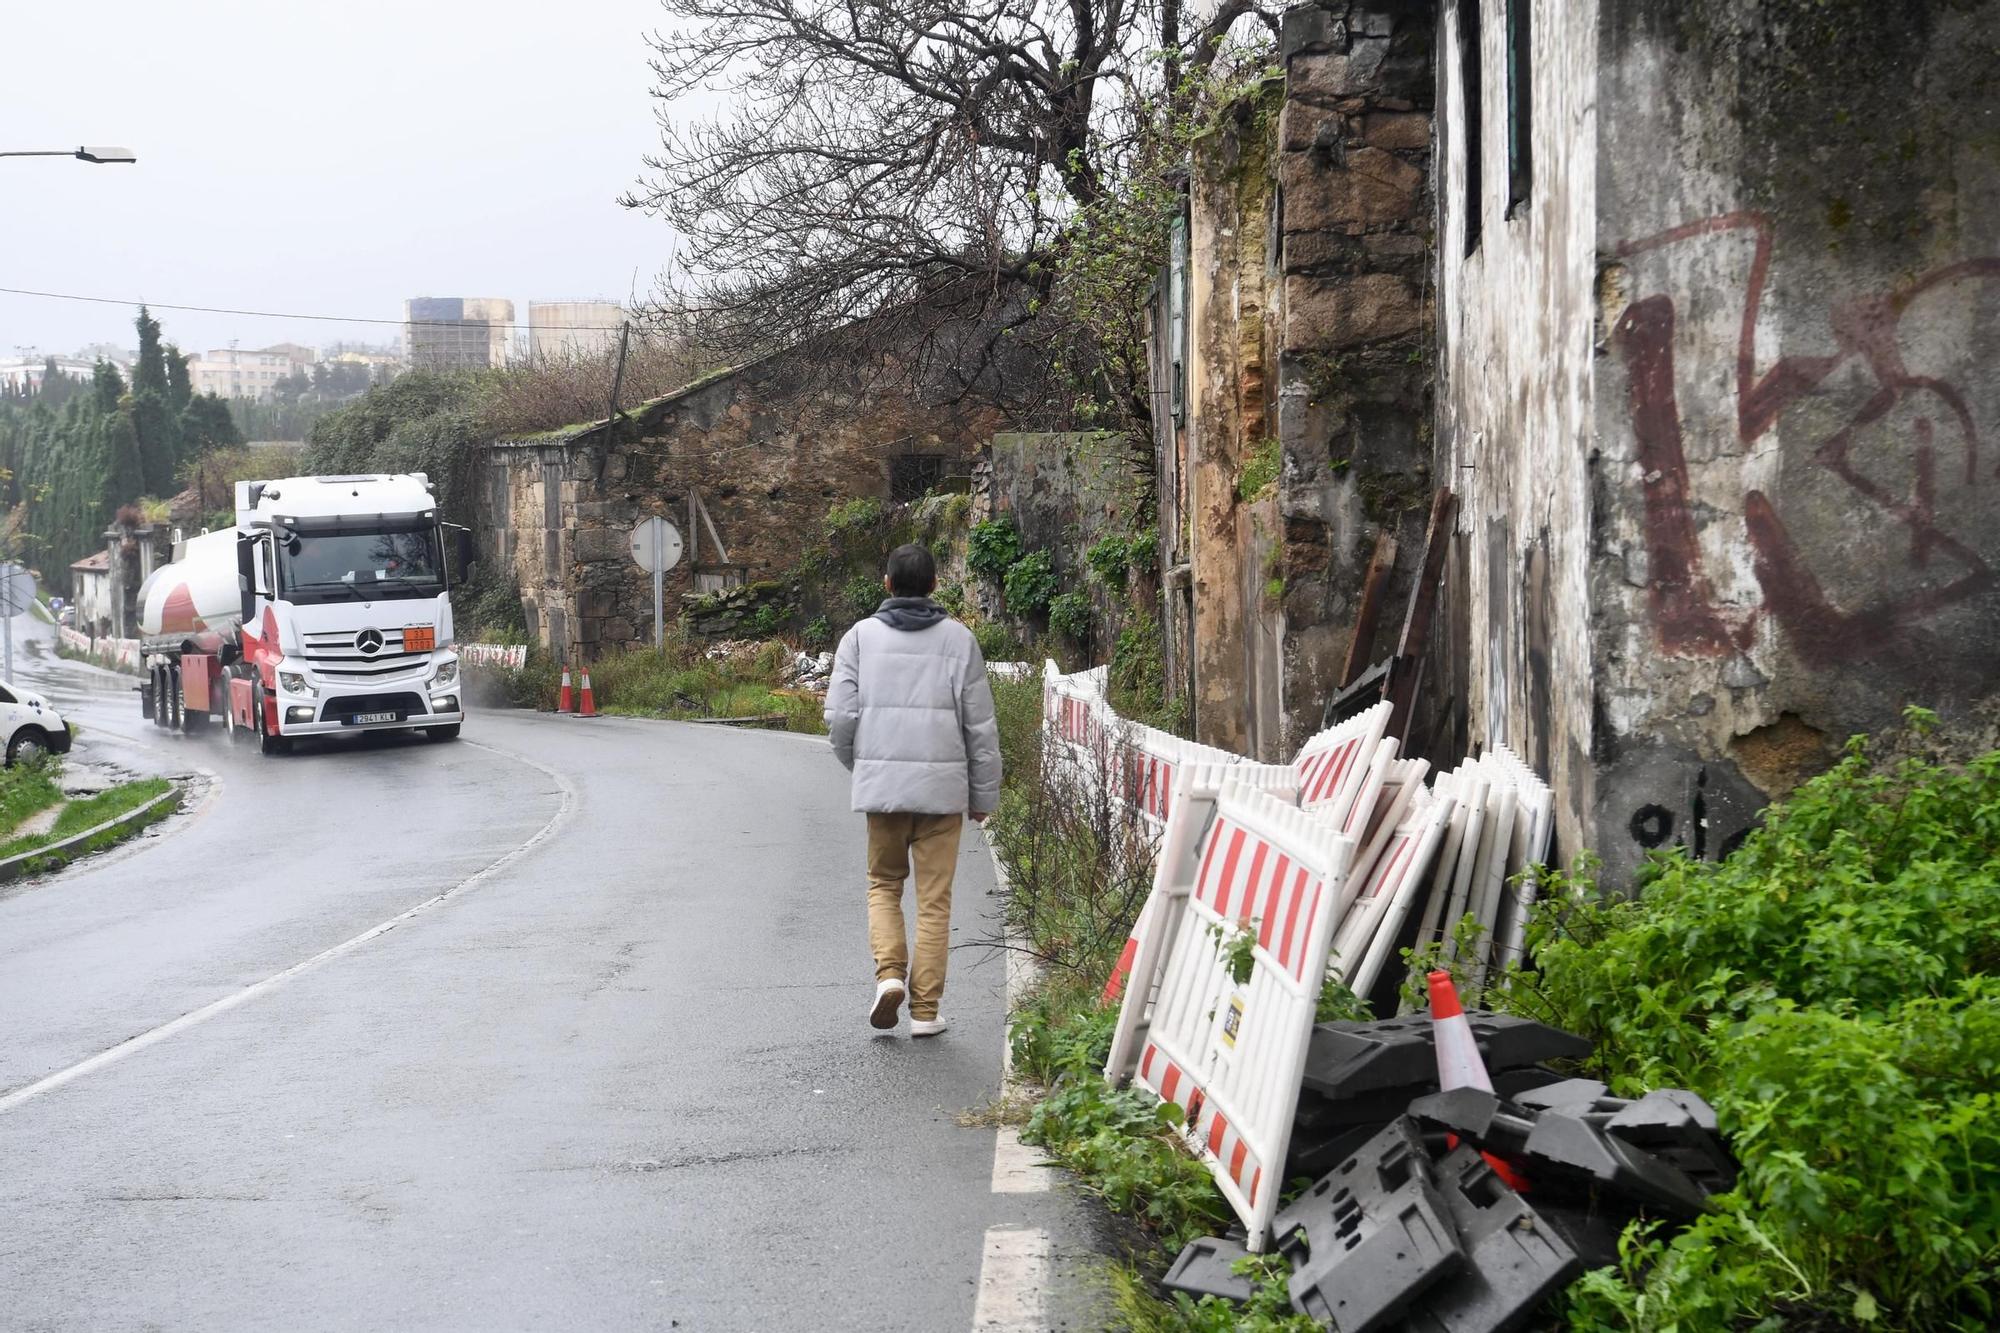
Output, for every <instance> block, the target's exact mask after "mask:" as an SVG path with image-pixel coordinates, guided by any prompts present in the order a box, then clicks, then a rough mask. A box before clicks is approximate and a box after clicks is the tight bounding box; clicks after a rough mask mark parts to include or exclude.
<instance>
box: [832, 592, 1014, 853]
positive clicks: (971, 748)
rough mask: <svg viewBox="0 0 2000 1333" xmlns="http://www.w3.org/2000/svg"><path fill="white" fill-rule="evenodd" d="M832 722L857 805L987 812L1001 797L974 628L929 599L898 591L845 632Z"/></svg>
mask: <svg viewBox="0 0 2000 1333" xmlns="http://www.w3.org/2000/svg"><path fill="white" fill-rule="evenodd" d="M826 729H827V731H828V732H829V733H830V734H831V737H832V740H833V752H834V754H835V755H837V756H839V758H840V762H841V763H842V764H845V765H846V766H847V767H848V768H849V769H851V770H852V771H853V773H854V808H855V809H856V810H866V811H869V812H871V813H877V814H916V815H951V814H962V813H965V812H966V811H970V812H972V813H973V814H990V813H992V811H993V809H994V807H995V806H997V805H999V803H1000V729H999V727H998V725H997V724H996V723H995V722H994V719H993V688H992V686H990V685H989V684H987V681H986V659H985V657H984V656H982V655H981V654H980V651H979V645H978V644H977V643H976V642H974V641H973V638H972V631H971V630H968V629H967V628H966V627H965V626H963V625H961V624H959V623H958V622H957V621H956V620H953V619H951V617H949V616H948V615H946V614H945V611H944V608H943V607H941V606H939V605H938V604H937V603H936V602H933V601H931V600H930V599H929V598H928V597H891V598H890V599H889V600H888V601H885V602H883V603H882V605H881V608H880V609H879V610H877V611H876V612H875V614H874V616H873V617H871V618H870V619H867V620H864V621H862V622H860V623H859V624H857V625H856V626H854V628H853V629H850V630H848V631H847V634H846V635H845V636H844V637H843V638H842V639H841V641H840V649H839V651H838V652H836V653H835V654H834V656H833V679H832V680H831V681H830V682H829V683H828V685H827V690H826Z"/></svg>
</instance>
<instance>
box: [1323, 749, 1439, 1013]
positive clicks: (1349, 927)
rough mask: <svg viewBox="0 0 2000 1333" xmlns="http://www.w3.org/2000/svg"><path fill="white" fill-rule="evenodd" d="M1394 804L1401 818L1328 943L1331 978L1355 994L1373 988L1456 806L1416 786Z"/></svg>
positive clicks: (1426, 877)
mask: <svg viewBox="0 0 2000 1333" xmlns="http://www.w3.org/2000/svg"><path fill="white" fill-rule="evenodd" d="M1397 803H1398V805H1399V807H1400V811H1399V813H1400V815H1401V817H1400V818H1399V819H1398V820H1397V822H1396V824H1395V825H1394V826H1393V827H1391V828H1388V829H1385V830H1384V831H1383V832H1384V834H1385V836H1384V838H1383V839H1382V845H1381V847H1380V848H1379V849H1378V850H1377V851H1376V852H1375V853H1374V856H1373V859H1372V861H1371V862H1370V864H1369V868H1368V869H1367V871H1366V872H1365V873H1363V874H1362V878H1361V880H1360V884H1361V888H1360V892H1358V893H1357V894H1356V895H1355V898H1354V905H1353V906H1352V907H1350V908H1349V909H1348V910H1347V917H1346V919H1345V920H1343V921H1342V922H1341V925H1340V929H1339V930H1338V931H1337V932H1336V933H1335V935H1334V939H1333V959H1332V963H1331V964H1330V966H1331V970H1332V972H1333V975H1335V976H1336V977H1339V978H1340V979H1341V980H1342V981H1343V982H1345V983H1346V984H1347V986H1348V988H1349V989H1351V990H1352V991H1353V992H1354V993H1355V994H1357V995H1366V994H1368V992H1369V991H1371V990H1373V989H1374V988H1375V982H1376V980H1377V979H1378V978H1379V977H1380V976H1381V974H1382V968H1383V966H1384V964H1386V963H1387V962H1388V960H1389V953H1390V951H1391V949H1393V948H1394V946H1395V943H1396V937H1397V936H1398V935H1399V934H1400V933H1401V932H1402V929H1403V922H1404V921H1405V920H1407V919H1408V917H1409V912H1410V904H1411V903H1412V902H1414V901H1415V900H1416V897H1417V893H1418V890H1419V889H1421V888H1422V887H1423V886H1424V885H1425V884H1426V883H1428V882H1429V880H1430V870H1431V862H1432V861H1433V859H1434V858H1435V857H1436V856H1437V849H1438V845H1439V844H1440V843H1441V842H1442V841H1443V840H1444V835H1445V829H1446V827H1447V825H1449V823H1450V822H1451V815H1452V811H1453V810H1454V809H1455V808H1456V806H1457V802H1456V801H1454V800H1453V799H1452V798H1451V797H1450V796H1448V795H1447V796H1439V795H1433V794H1432V793H1430V792H1427V791H1425V790H1424V789H1423V787H1422V786H1421V785H1419V784H1417V783H1411V784H1410V790H1409V794H1408V796H1407V797H1402V798H1399V799H1398V802H1397ZM1357 864H1358V863H1357Z"/></svg>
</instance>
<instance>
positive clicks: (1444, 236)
mask: <svg viewBox="0 0 2000 1333" xmlns="http://www.w3.org/2000/svg"><path fill="white" fill-rule="evenodd" d="M1470 5H1482V6H1483V9H1482V12H1481V14H1480V16H1479V22H1478V31H1479V35H1480V59H1479V64H1480V70H1481V74H1482V77H1481V78H1480V80H1479V89H1478V93H1479V96H1478V109H1479V112H1480V116H1481V121H1480V133H1479V136H1478V137H1479V148H1480V157H1479V172H1478V175H1479V178H1480V184H1481V188H1480V190H1479V192H1478V199H1477V203H1476V207H1477V208H1478V210H1479V217H1478V233H1479V234H1478V240H1477V244H1476V246H1469V245H1468V237H1467V230H1468V219H1469V216H1470V214H1469V213H1468V208H1469V207H1471V206H1472V205H1470V204H1469V203H1468V191H1467V170H1466V168H1467V161H1468V156H1469V154H1468V136H1467V133H1466V124H1467V122H1466V115H1467V96H1466V82H1465V80H1464V79H1463V78H1462V77H1461V76H1462V72H1463V70H1464V67H1465V62H1464V60H1463V35H1464V34H1465V33H1466V32H1467V31H1468V29H1469V28H1470V26H1471V25H1470V24H1468V23H1467V22H1466V13H1465V10H1466V7H1467V6H1470ZM1444 9H1445V14H1444V25H1443V33H1442V38H1443V40H1442V41H1441V42H1440V43H1439V52H1438V61H1437V72H1438V80H1439V89H1440V95H1439V102H1438V107H1439V123H1440V135H1439V162H1440V167H1439V171H1438V185H1437V188H1438V195H1439V214H1440V218H1441V222H1442V225H1441V226H1440V228H1439V236H1438V301H1439V310H1440V316H1439V328H1438V342H1439V376H1438V458H1439V471H1440V474H1441V477H1442V479H1443V480H1444V482H1445V484H1447V485H1450V486H1451V487H1452V488H1453V490H1454V491H1456V492H1457V493H1458V495H1459V511H1458V522H1457V528H1456V531H1455V533H1454V543H1453V550H1452V556H1451V559H1450V562H1449V564H1448V566H1447V582H1446V594H1445V596H1446V598H1447V601H1448V603H1449V605H1450V608H1451V619H1452V620H1453V621H1454V622H1455V624H1456V632H1455V633H1454V634H1453V635H1452V636H1451V643H1450V645H1449V647H1448V648H1446V649H1445V650H1444V651H1443V652H1442V653H1441V654H1440V657H1441V658H1442V659H1443V662H1442V664H1441V669H1439V670H1438V671H1436V672H1435V673H1434V674H1433V677H1432V680H1433V693H1434V694H1442V695H1444V696H1446V697H1447V698H1451V697H1453V696H1455V697H1456V698H1457V699H1459V700H1462V701H1463V706H1464V707H1465V708H1466V709H1467V714H1466V717H1467V726H1466V733H1465V734H1464V735H1461V736H1459V737H1457V738H1456V739H1457V741H1458V743H1459V744H1460V745H1463V744H1465V743H1468V742H1469V743H1470V744H1472V745H1474V746H1485V745H1492V744H1497V743H1505V744H1507V745H1509V746H1511V747H1512V748H1513V749H1514V750H1515V751H1516V752H1517V753H1519V754H1520V755H1521V756H1522V758H1523V759H1525V760H1526V761H1527V762H1528V763H1529V764H1531V765H1532V766H1534V768H1535V769H1536V771H1538V772H1540V773H1542V774H1543V775H1545V776H1546V777H1547V778H1548V779H1549V782H1550V785H1551V786H1552V787H1553V788H1554V790H1555V793H1556V798H1557V833H1556V837H1557V845H1558V847H1559V848H1560V849H1564V850H1575V849H1576V848H1578V847H1582V846H1589V845H1592V844H1593V843H1594V838H1592V837H1591V836H1590V830H1589V821H1590V811H1591V805H1592V799H1593V790H1592V770H1591V760H1590V746H1591V727H1592V693H1591V681H1592V669H1593V658H1592V653H1593V640H1592V635H1591V595H1590V577H1589V571H1590V535H1589V534H1590V501H1591V494H1590V485H1591V477H1590V459H1591V454H1592V450H1593V441H1592V438H1591V436H1592V430H1593V420H1592V406H1591V403H1592V378H1591V363H1592V346H1591V341H1592V338H1591V328H1592V324H1591V321H1592V304H1591V291H1592V282H1593V278H1594V275H1595V270H1596V262H1595V243H1596V231H1595V225H1594V211H1595V203H1596V185H1595V178H1594V174H1593V173H1594V170H1595V161H1596V152H1597V135H1598V128H1597V126H1598V99H1597V96H1596V93H1595V81H1596V64H1595V62H1596V49H1597V48H1596V41H1595V39H1594V36H1593V23H1594V14H1595V10H1596V4H1595V2H1594V0H1559V2H1552V0H1542V2H1541V3H1537V4H1536V5H1535V13H1534V20H1533V23H1532V33H1533V57H1534V58H1533V60H1532V62H1531V69H1532V84H1531V88H1530V95H1531V98H1532V107H1533V118H1532V139H1531V153H1532V163H1533V168H1532V170H1533V179H1532V188H1531V190H1530V191H1529V193H1528V195H1527V198H1526V199H1525V201H1524V202H1522V203H1519V204H1517V205H1515V206H1513V207H1512V208H1510V207H1509V200H1508V143H1507V126H1508V116H1507V86H1506V79H1505V74H1504V71H1505V68H1506V66H1505V55H1506V23H1505V0H1451V3H1448V4H1446V5H1445V7H1444ZM1468 251H1469V252H1468Z"/></svg>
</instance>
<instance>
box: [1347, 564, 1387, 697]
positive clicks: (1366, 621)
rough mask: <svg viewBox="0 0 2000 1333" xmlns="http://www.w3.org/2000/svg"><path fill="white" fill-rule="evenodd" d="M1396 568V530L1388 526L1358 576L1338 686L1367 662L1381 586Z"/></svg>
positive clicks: (1379, 612)
mask: <svg viewBox="0 0 2000 1333" xmlns="http://www.w3.org/2000/svg"><path fill="white" fill-rule="evenodd" d="M1395 568H1396V534H1395V533H1393V532H1391V531H1389V530H1388V529H1387V528H1384V529H1382V531H1381V533H1380V534H1379V535H1378V536H1377V537H1376V538H1375V554H1374V555H1373V556H1372V557H1370V558H1369V561H1368V572H1367V573H1366V574H1365V575H1363V576H1362V579H1361V609H1360V610H1359V611H1358V612H1357V613H1356V614H1355V617H1354V638H1353V639H1352V640H1350V641H1349V643H1348V645H1347V662H1346V664H1345V665H1343V666H1342V667H1341V668H1340V688H1341V689H1346V688H1347V687H1348V686H1349V685H1352V684H1353V683H1354V678H1355V677H1356V676H1359V675H1360V674H1361V672H1362V670H1363V669H1364V668H1365V667H1366V666H1367V665H1368V656H1369V654H1370V653H1371V652H1372V651H1373V650H1374V647H1375V622H1376V621H1378V620H1380V619H1381V618H1382V590H1383V589H1384V588H1386V587H1388V586H1389V575H1390V573H1391V572H1393V571H1394V570H1395Z"/></svg>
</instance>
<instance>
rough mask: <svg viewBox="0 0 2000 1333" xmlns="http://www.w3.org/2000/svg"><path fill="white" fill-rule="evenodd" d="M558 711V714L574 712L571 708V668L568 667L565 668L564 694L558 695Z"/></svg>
mask: <svg viewBox="0 0 2000 1333" xmlns="http://www.w3.org/2000/svg"><path fill="white" fill-rule="evenodd" d="M556 711H557V712H558V713H567V712H570V711H572V709H571V706H570V701H569V668H568V667H564V668H563V683H562V693H560V694H558V695H557V696H556Z"/></svg>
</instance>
